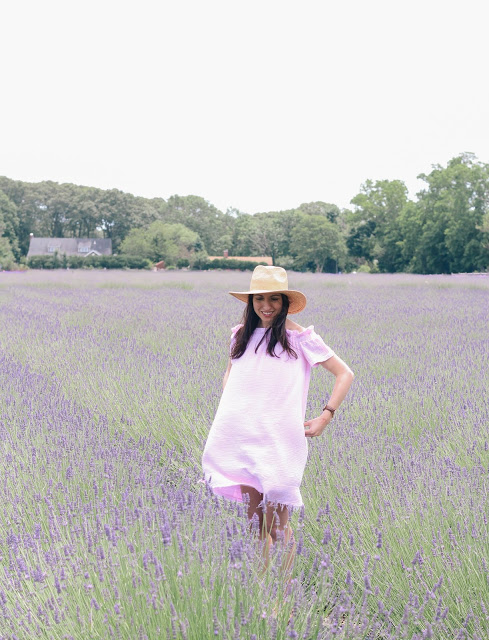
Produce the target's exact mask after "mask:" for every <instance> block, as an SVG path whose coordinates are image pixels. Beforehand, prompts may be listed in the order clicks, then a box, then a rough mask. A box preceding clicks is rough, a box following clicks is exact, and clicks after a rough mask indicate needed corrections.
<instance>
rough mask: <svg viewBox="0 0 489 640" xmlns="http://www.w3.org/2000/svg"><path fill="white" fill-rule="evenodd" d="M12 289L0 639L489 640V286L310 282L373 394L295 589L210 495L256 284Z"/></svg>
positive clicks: (174, 278)
mask: <svg viewBox="0 0 489 640" xmlns="http://www.w3.org/2000/svg"><path fill="white" fill-rule="evenodd" d="M0 278H1V280H0V446H1V450H2V456H1V458H0V465H1V476H0V478H1V488H2V502H1V510H0V640H7V639H8V640H14V639H15V638H17V639H21V638H35V637H39V638H50V639H51V638H52V639H56V640H58V639H59V640H61V639H65V638H73V639H77V640H78V639H79V638H84V639H85V638H87V639H92V638H123V639H126V638H127V639H131V640H132V639H134V638H148V639H153V638H160V637H161V638H172V639H173V638H188V639H192V640H193V639H199V640H200V639H202V638H211V637H213V638H220V639H222V640H224V639H229V640H231V639H234V638H241V639H242V640H245V639H247V640H248V639H249V640H252V639H253V638H255V639H259V640H262V639H268V638H277V639H282V638H304V639H306V638H310V639H311V640H312V639H314V638H318V639H325V640H326V639H329V638H345V639H346V638H348V639H350V638H352V639H359V640H360V639H364V640H366V639H367V638H370V639H373V638H382V639H385V640H388V639H397V638H410V639H419V640H421V639H422V638H430V637H436V638H447V639H448V638H450V639H452V638H453V639H455V638H466V639H474V640H476V639H477V638H479V639H482V638H486V637H487V636H488V633H489V613H488V610H489V602H488V596H487V593H488V592H489V590H488V587H489V584H488V580H489V569H488V566H487V563H488V560H487V549H488V542H489V536H488V522H487V518H488V499H487V496H488V469H489V453H488V449H489V444H488V441H489V437H488V434H487V424H488V420H489V415H488V414H489V404H488V400H487V392H486V389H487V385H488V374H487V370H488V366H487V365H488V359H489V340H488V338H489V336H488V327H489V317H488V316H489V305H488V304H487V300H488V294H489V281H488V279H486V278H483V277H480V278H478V277H475V276H472V277H469V276H465V277H449V276H436V277H423V276H360V275H344V276H327V275H312V274H293V275H292V277H291V286H293V287H294V288H298V289H300V290H303V291H304V292H305V293H306V294H307V296H308V299H309V304H308V307H307V309H306V311H305V312H304V313H303V314H301V316H298V318H297V320H298V321H299V322H300V323H301V324H303V325H305V326H307V325H308V324H311V323H314V324H315V327H316V330H317V331H318V332H319V333H320V334H321V335H322V336H323V337H324V339H325V341H326V342H327V343H329V344H330V345H331V346H332V347H333V348H334V349H335V350H336V351H337V353H338V354H339V355H340V356H341V357H343V358H344V359H345V360H346V361H347V362H348V363H349V364H350V365H351V366H352V368H353V370H354V371H355V373H356V379H355V383H354V386H353V388H352V390H351V392H350V395H349V397H348V398H347V400H346V402H345V404H344V405H343V406H342V407H341V410H340V411H338V413H337V415H336V416H335V420H334V422H333V423H332V424H331V427H330V429H329V431H328V432H327V433H325V434H324V435H323V436H322V438H320V439H319V438H318V439H315V440H313V441H311V443H310V456H309V462H308V466H307V468H306V473H305V477H304V482H303V487H302V492H303V496H304V500H305V508H304V510H301V511H299V512H297V513H295V514H294V518H293V520H294V527H295V530H296V539H297V544H298V548H297V559H296V563H295V567H294V573H293V577H292V581H291V584H290V586H289V587H288V588H286V584H285V582H284V581H283V580H282V578H281V574H280V567H281V565H282V560H283V554H284V553H285V550H284V548H283V545H280V544H278V545H276V547H275V548H274V550H273V553H272V558H271V563H270V567H269V569H268V571H267V572H265V574H263V570H262V561H261V549H260V545H259V544H257V541H256V538H255V537H254V536H253V535H252V533H250V531H249V526H248V523H247V519H246V514H245V509H244V508H243V506H240V505H235V504H233V503H229V502H226V501H222V500H221V499H217V498H216V497H214V496H213V495H212V494H210V493H209V492H208V490H207V489H206V487H205V485H204V484H202V483H201V482H200V480H201V470H200V455H201V451H202V446H203V442H204V440H205V437H206V434H207V431H208V428H209V425H210V422H211V421H212V418H213V415H214V412H215V409H216V407H217V404H218V402H219V397H220V385H221V379H222V373H223V371H224V368H225V365H226V360H227V357H228V355H227V353H228V352H227V347H228V339H229V328H230V327H231V326H233V325H234V324H236V322H237V321H238V320H239V314H240V312H241V310H242V309H241V307H240V306H239V305H237V304H236V301H234V300H233V299H231V298H230V297H229V296H227V295H226V294H225V292H226V291H228V290H230V289H232V288H236V287H239V286H240V285H242V286H243V287H246V285H247V283H248V281H249V274H244V273H243V274H241V273H238V274H237V273H231V274H229V273H226V272H220V273H191V272H169V273H163V274H162V273H128V272H119V273H102V272H82V271H76V272H49V273H40V272H29V273H27V274H1V275H0ZM331 385H332V379H328V377H327V374H326V373H325V372H324V371H322V370H321V371H317V372H314V376H313V379H312V384H311V392H310V397H309V413H310V415H312V414H314V413H316V412H317V410H318V408H319V407H320V406H322V405H323V404H324V401H325V400H327V391H328V389H331Z"/></svg>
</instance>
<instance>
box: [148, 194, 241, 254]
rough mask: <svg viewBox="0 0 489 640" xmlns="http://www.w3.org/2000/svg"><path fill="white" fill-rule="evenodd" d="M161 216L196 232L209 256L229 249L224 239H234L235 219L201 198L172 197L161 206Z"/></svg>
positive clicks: (164, 219)
mask: <svg viewBox="0 0 489 640" xmlns="http://www.w3.org/2000/svg"><path fill="white" fill-rule="evenodd" d="M159 215H160V219H162V220H163V221H164V222H169V223H180V224H183V225H185V226H186V227H187V228H188V229H191V230H192V231H195V233H197V234H198V235H199V237H200V238H201V240H202V242H203V243H204V246H205V249H206V251H207V252H208V253H209V254H214V255H215V254H218V253H220V252H222V250H223V249H225V248H229V247H225V246H223V245H224V244H225V242H223V241H222V238H223V237H225V236H227V237H232V235H233V229H234V223H235V219H234V217H233V216H231V215H226V214H224V213H222V211H219V209H217V208H216V207H215V206H214V205H213V204H210V202H208V201H207V200H205V199H204V198H201V197H200V196H178V195H174V196H171V197H170V198H169V199H168V201H167V202H166V203H164V204H163V205H161V207H160V210H159ZM226 240H227V238H226Z"/></svg>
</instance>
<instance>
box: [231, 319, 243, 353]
mask: <svg viewBox="0 0 489 640" xmlns="http://www.w3.org/2000/svg"><path fill="white" fill-rule="evenodd" d="M242 326H243V325H242V324H237V325H236V326H235V327H233V328H232V329H231V343H230V345H229V355H231V351H232V349H233V346H234V340H235V338H236V334H237V333H238V331H239V329H241V327H242Z"/></svg>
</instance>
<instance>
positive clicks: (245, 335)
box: [231, 293, 297, 360]
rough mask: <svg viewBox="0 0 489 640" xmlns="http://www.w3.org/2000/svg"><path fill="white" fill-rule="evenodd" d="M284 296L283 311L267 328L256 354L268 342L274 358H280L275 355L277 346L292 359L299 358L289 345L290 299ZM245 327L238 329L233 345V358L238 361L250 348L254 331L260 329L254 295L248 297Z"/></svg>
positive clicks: (244, 318) (268, 351) (269, 350)
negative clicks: (286, 327)
mask: <svg viewBox="0 0 489 640" xmlns="http://www.w3.org/2000/svg"><path fill="white" fill-rule="evenodd" d="M280 295H281V296H282V309H281V310H280V313H279V314H278V316H277V317H276V319H275V321H274V322H273V324H272V325H271V326H270V327H268V328H267V330H266V331H265V333H264V334H263V337H262V339H261V340H260V342H259V343H258V344H257V345H256V349H255V353H256V352H257V351H258V347H259V346H260V345H261V343H262V342H263V340H266V341H267V353H268V355H269V356H272V358H279V357H280V356H278V355H277V354H276V353H275V347H276V345H277V344H280V346H281V347H282V349H283V350H284V351H285V352H286V353H287V354H288V355H289V356H290V357H292V358H297V353H296V352H295V351H294V349H292V347H291V346H290V343H289V339H288V337H287V331H286V330H285V321H286V319H287V313H288V311H289V299H288V297H287V296H286V295H285V294H283V293H281V294H280ZM242 322H243V326H242V327H240V328H239V329H238V331H237V332H236V338H235V341H234V344H233V348H232V349H231V358H232V359H233V360H236V359H237V358H241V356H242V355H243V353H244V352H245V351H246V347H247V346H248V342H249V341H250V338H251V336H252V335H253V332H254V330H255V329H256V328H257V327H258V324H259V322H260V318H259V317H258V316H257V315H256V313H255V310H254V309H253V294H249V296H248V304H247V305H246V308H245V310H244V313H243V320H242Z"/></svg>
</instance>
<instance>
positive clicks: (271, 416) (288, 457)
mask: <svg viewBox="0 0 489 640" xmlns="http://www.w3.org/2000/svg"><path fill="white" fill-rule="evenodd" d="M240 326H241V325H238V326H236V327H234V328H233V329H232V338H231V345H232V344H233V340H234V337H235V335H236V332H237V330H238V329H239V328H240ZM264 332H265V329H260V328H258V329H255V331H254V333H253V335H252V336H251V339H250V341H249V343H248V347H247V349H246V352H245V353H244V354H243V355H242V356H241V358H238V359H235V360H233V361H232V367H231V371H230V373H229V378H228V380H227V383H226V387H225V389H224V391H223V394H222V397H221V401H220V403H219V407H218V409H217V413H216V416H215V418H214V422H213V423H212V427H211V429H210V432H209V436H208V438H207V442H206V445H205V448H204V453H203V457H202V466H203V470H204V474H205V479H206V481H207V483H208V484H209V486H210V487H211V488H212V490H213V491H214V493H216V494H220V495H222V496H225V497H226V498H231V499H233V500H238V501H242V496H241V489H240V485H247V486H250V487H254V488H255V489H256V490H257V491H259V492H260V493H263V494H264V497H265V499H266V500H267V501H270V502H274V503H279V504H284V505H287V506H292V507H300V506H302V504H303V502H302V496H301V493H300V490H299V486H300V484H301V481H302V474H303V473H304V467H305V465H306V460H307V438H306V437H305V435H304V419H305V413H306V404H307V393H308V390H309V380H310V377H311V366H314V365H316V364H318V363H320V362H324V361H325V360H328V358H331V357H332V356H333V355H334V352H333V351H332V350H331V349H330V348H329V347H327V346H326V345H325V344H324V342H323V340H322V338H320V337H319V336H318V335H317V334H316V333H315V331H314V327H313V326H310V327H308V328H307V329H305V330H304V331H303V332H302V333H299V331H290V330H287V335H288V338H289V343H290V345H291V347H292V348H293V349H294V351H295V352H296V353H297V356H298V357H297V359H295V358H293V357H290V356H287V354H286V353H284V352H282V351H281V347H280V344H278V345H277V346H276V347H275V353H276V354H280V357H279V358H272V357H271V356H269V355H268V354H267V353H266V344H265V340H264V341H263V342H262V344H261V345H260V347H259V348H258V351H257V353H255V348H256V345H257V344H258V342H259V341H260V340H261V338H262V337H263V334H264Z"/></svg>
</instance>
